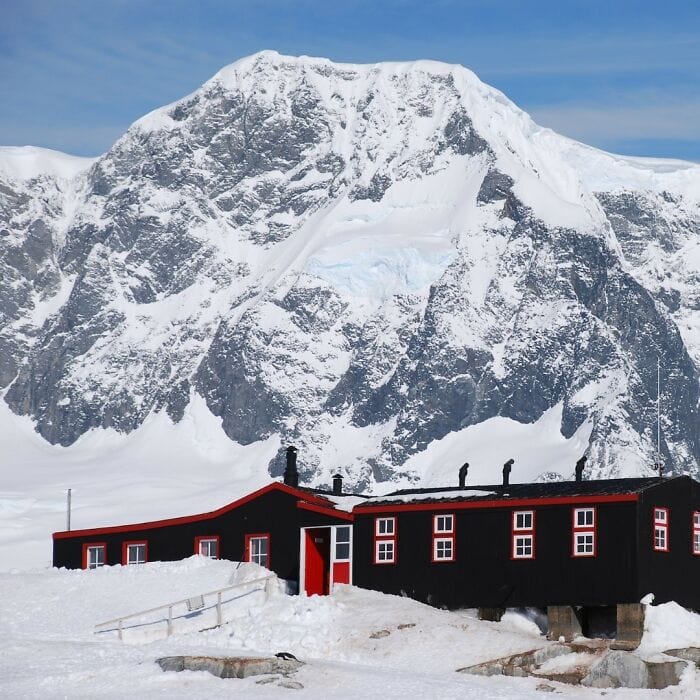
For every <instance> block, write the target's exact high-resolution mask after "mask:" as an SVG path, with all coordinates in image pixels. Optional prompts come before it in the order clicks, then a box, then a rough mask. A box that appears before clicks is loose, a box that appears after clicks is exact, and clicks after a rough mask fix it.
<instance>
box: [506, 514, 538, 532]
mask: <svg viewBox="0 0 700 700" xmlns="http://www.w3.org/2000/svg"><path fill="white" fill-rule="evenodd" d="M528 513H529V514H530V515H532V525H531V526H530V527H518V515H527V514H528ZM511 527H512V529H513V534H515V533H516V532H524V533H525V534H527V533H529V532H532V531H533V530H534V529H535V511H534V510H514V511H513V522H512V524H511Z"/></svg>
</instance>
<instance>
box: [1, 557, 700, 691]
mask: <svg viewBox="0 0 700 700" xmlns="http://www.w3.org/2000/svg"><path fill="white" fill-rule="evenodd" d="M265 574H266V571H265V570H264V569H261V568H260V567H257V566H255V565H253V564H243V565H241V564H237V563H236V562H227V561H211V560H207V559H204V558H202V557H191V558H190V559H187V560H185V561H180V562H153V563H149V564H144V565H140V566H134V567H121V566H114V567H105V568H104V569H100V570H97V571H69V570H65V569H50V570H35V571H28V572H16V573H4V574H0V600H2V615H0V697H3V698H5V697H7V698H13V699H17V700H22V699H25V698H26V699H33V698H81V697H89V698H126V697H138V698H151V697H165V696H167V697H172V698H218V697H242V698H261V699H265V698H279V697H287V694H288V693H291V696H290V697H300V698H330V699H335V698H338V699H346V698H347V699H350V698H360V697H362V698H382V699H386V698H405V697H406V696H407V695H412V696H415V697H421V698H436V699H437V698H470V697H477V696H478V697H480V698H484V699H491V698H493V699H494V700H496V699H510V698H536V697H549V696H550V694H551V693H548V692H546V691H544V690H542V689H540V690H538V688H537V686H538V685H540V683H541V681H538V680H537V679H535V678H523V679H516V678H504V677H491V678H482V677H476V676H468V675H464V674H458V673H455V670H456V669H457V668H460V667H463V666H468V665H472V664H476V663H481V662H483V661H487V660H489V659H493V658H497V657H501V656H506V655H509V654H514V653H518V652H522V651H526V650H530V649H533V648H537V647H539V646H542V645H544V644H547V642H546V641H545V640H544V638H543V637H542V636H541V635H540V633H539V630H538V628H537V627H536V625H535V624H534V623H533V622H531V621H530V620H528V619H527V618H525V617H523V616H522V615H519V614H516V613H512V612H509V613H507V614H506V615H505V616H504V618H503V620H502V621H501V622H500V623H489V622H481V621H479V620H477V619H476V617H475V615H474V611H456V612H448V611H444V610H437V609H434V608H431V607H429V606H426V605H423V604H421V603H417V602H416V601H413V600H410V599H407V598H400V597H396V596H388V595H384V594H381V593H376V592H373V591H365V590H361V589H357V588H353V587H351V586H341V587H339V588H338V589H337V590H336V592H335V593H334V594H333V595H332V596H327V597H319V596H313V597H311V598H308V597H306V596H287V595H285V594H283V593H282V592H281V586H273V587H272V589H271V592H270V594H269V596H267V597H266V596H265V595H264V594H263V593H262V592H258V593H256V594H254V595H250V596H244V597H242V598H241V599H239V601H237V602H236V603H235V604H232V605H231V607H230V608H228V609H227V611H226V613H225V619H226V620H229V622H227V623H226V624H225V625H224V626H222V627H221V628H218V629H212V630H209V631H206V632H200V633H196V632H189V633H178V632H177V630H178V629H182V628H181V627H180V628H178V626H177V623H176V627H175V630H176V633H175V634H174V635H173V636H172V637H170V638H166V637H165V636H164V627H163V626H161V627H160V630H161V631H160V636H159V635H158V634H154V633H153V632H152V631H148V632H145V633H144V634H142V635H141V633H140V632H139V633H134V634H132V635H131V636H130V637H129V635H126V637H125V638H126V639H127V641H125V642H123V643H122V642H119V641H118V640H117V639H116V635H115V634H114V633H108V634H99V635H95V634H94V633H93V629H94V627H93V626H94V624H95V623H96V622H100V621H103V620H106V619H110V618H114V617H117V616H119V615H124V614H129V613H132V612H136V611H138V610H142V609H145V608H149V607H154V606H156V605H159V604H163V603H168V602H172V601H173V600H176V599H180V598H185V597H190V596H194V595H197V594H199V593H203V592H206V591H209V590H214V589H217V588H220V587H225V586H227V585H231V584H232V583H236V582H240V581H245V580H251V579H254V578H257V577H259V576H260V575H265ZM652 611H653V612H652V614H651V615H650V617H649V620H650V625H649V630H648V631H647V633H646V635H645V638H644V646H645V647H646V649H647V650H652V649H657V648H668V646H667V645H668V644H671V645H672V646H680V644H679V642H680V641H681V640H683V641H684V642H688V641H693V640H694V642H695V643H696V644H699V643H700V621H699V620H700V618H698V616H697V615H691V614H690V613H687V612H685V611H682V610H681V609H678V606H673V604H669V605H665V606H664V605H661V606H658V608H652ZM194 617H196V615H193V616H191V618H192V620H194ZM684 635H685V636H684ZM129 640H130V641H129ZM278 651H289V652H291V653H293V654H295V655H296V656H297V657H298V658H299V659H301V660H302V661H305V662H306V664H307V665H306V666H304V667H302V668H301V670H299V671H298V672H297V673H296V674H294V675H293V676H292V678H291V679H292V680H294V681H297V682H299V683H301V684H302V685H303V686H304V687H303V688H301V689H288V688H284V687H282V686H280V685H279V679H278V678H270V677H262V678H261V677H253V678H248V679H245V680H222V679H219V678H216V677H214V676H212V675H210V674H208V673H206V672H182V673H165V672H163V671H161V670H160V669H159V667H158V666H157V665H156V664H155V663H154V662H155V659H157V658H159V657H161V656H171V655H179V654H188V655H213V656H236V655H242V656H254V655H258V654H261V655H269V654H273V653H276V652H278ZM260 680H265V681H269V683H265V684H260V683H258V682H257V681H260ZM548 685H550V686H552V687H555V688H556V690H557V691H559V692H560V693H563V694H565V695H566V696H567V697H582V698H584V697H585V698H592V697H600V696H601V695H603V694H606V695H608V696H611V697H614V698H617V697H620V698H641V697H649V698H652V697H677V698H693V697H700V685H698V682H697V678H696V674H692V673H689V674H687V675H686V677H685V678H684V680H683V684H682V686H680V687H678V688H669V689H667V690H664V691H631V690H615V691H599V690H592V689H590V690H589V689H585V688H578V687H570V686H564V685H560V684H556V683H548Z"/></svg>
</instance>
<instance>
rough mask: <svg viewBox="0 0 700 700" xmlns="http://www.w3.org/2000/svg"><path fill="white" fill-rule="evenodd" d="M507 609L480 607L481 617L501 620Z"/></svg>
mask: <svg viewBox="0 0 700 700" xmlns="http://www.w3.org/2000/svg"><path fill="white" fill-rule="evenodd" d="M505 611H506V609H505V608H479V619H480V620H487V621H489V622H500V621H501V618H502V617H503V614H504V613H505Z"/></svg>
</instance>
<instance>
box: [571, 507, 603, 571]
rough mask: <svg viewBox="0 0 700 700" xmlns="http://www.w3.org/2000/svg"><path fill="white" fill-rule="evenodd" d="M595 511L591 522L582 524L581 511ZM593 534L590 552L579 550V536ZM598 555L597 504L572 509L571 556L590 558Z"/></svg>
mask: <svg viewBox="0 0 700 700" xmlns="http://www.w3.org/2000/svg"><path fill="white" fill-rule="evenodd" d="M588 512H591V513H593V518H592V522H591V524H588V523H585V522H584V524H583V525H580V524H579V522H578V514H579V513H588ZM579 535H582V536H584V537H585V536H591V538H592V542H591V545H592V548H591V551H590V552H579V551H577V547H576V544H577V539H578V536H579ZM597 555H598V511H597V509H596V507H595V506H585V507H583V508H572V509H571V556H572V557H575V558H576V559H578V558H590V557H596V556H597Z"/></svg>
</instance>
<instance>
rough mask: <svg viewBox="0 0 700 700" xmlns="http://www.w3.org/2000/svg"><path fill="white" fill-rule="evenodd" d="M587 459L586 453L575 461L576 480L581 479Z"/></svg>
mask: <svg viewBox="0 0 700 700" xmlns="http://www.w3.org/2000/svg"><path fill="white" fill-rule="evenodd" d="M587 459H588V458H587V457H586V455H583V457H581V459H579V461H578V462H576V481H583V470H584V469H585V467H586V460H587Z"/></svg>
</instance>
